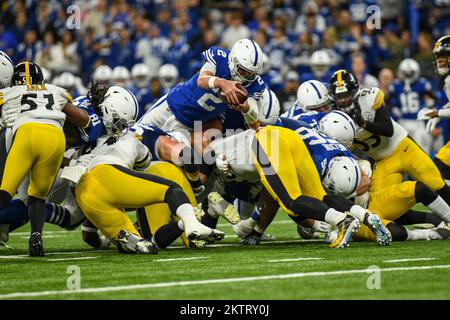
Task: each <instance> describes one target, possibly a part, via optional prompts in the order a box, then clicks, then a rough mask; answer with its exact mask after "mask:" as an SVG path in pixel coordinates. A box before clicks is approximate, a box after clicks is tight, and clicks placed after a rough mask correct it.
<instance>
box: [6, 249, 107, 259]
mask: <svg viewBox="0 0 450 320" xmlns="http://www.w3.org/2000/svg"><path fill="white" fill-rule="evenodd" d="M95 252H98V250H96V251H95ZM104 252H107V251H104ZM79 253H87V252H83V251H62V252H49V253H45V255H46V256H53V255H60V254H79ZM21 258H29V256H28V255H27V254H19V255H15V256H13V255H11V256H0V259H21Z"/></svg>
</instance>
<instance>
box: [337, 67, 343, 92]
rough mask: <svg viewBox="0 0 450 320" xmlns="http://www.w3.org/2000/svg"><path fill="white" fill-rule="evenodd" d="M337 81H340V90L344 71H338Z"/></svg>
mask: <svg viewBox="0 0 450 320" xmlns="http://www.w3.org/2000/svg"><path fill="white" fill-rule="evenodd" d="M337 81H338V87H339V88H340V87H342V70H339V71H338V74H337Z"/></svg>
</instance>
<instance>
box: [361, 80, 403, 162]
mask: <svg viewBox="0 0 450 320" xmlns="http://www.w3.org/2000/svg"><path fill="white" fill-rule="evenodd" d="M358 102H359V105H360V106H361V115H362V117H363V118H364V120H366V121H370V122H373V121H374V120H375V113H376V112H377V110H378V109H379V108H381V106H382V105H383V102H384V94H383V91H381V90H380V89H378V88H364V89H361V90H360V92H359V94H358ZM391 122H392V125H393V127H394V133H393V135H392V137H385V136H379V135H377V134H374V133H372V132H369V131H367V130H365V129H363V128H361V127H357V130H356V138H355V140H354V144H356V145H357V147H358V148H359V149H361V151H363V152H364V153H365V154H366V155H367V156H369V157H371V158H372V159H374V160H375V161H380V160H382V159H384V158H386V157H388V156H389V155H391V153H392V152H393V151H394V150H395V148H397V146H398V145H399V144H400V142H402V140H403V139H405V138H406V136H407V135H408V134H407V132H406V130H405V129H403V127H402V126H401V125H399V124H398V123H397V122H395V121H394V120H392V118H391Z"/></svg>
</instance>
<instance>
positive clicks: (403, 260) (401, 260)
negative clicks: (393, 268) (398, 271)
mask: <svg viewBox="0 0 450 320" xmlns="http://www.w3.org/2000/svg"><path fill="white" fill-rule="evenodd" d="M429 260H437V258H410V259H396V260H384V261H383V262H388V263H389V262H407V261H429Z"/></svg>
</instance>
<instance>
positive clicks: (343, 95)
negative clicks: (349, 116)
mask: <svg viewBox="0 0 450 320" xmlns="http://www.w3.org/2000/svg"><path fill="white" fill-rule="evenodd" d="M328 86H329V92H330V96H331V99H333V102H334V104H335V107H336V108H337V109H339V110H342V111H344V112H346V113H348V112H350V111H351V110H352V109H353V106H354V103H353V102H354V99H355V97H356V95H357V93H358V90H359V82H358V79H357V78H356V77H355V76H354V75H353V73H351V72H350V71H347V70H343V69H341V70H338V71H336V72H335V73H334V74H333V75H332V76H331V79H330V82H329V84H328Z"/></svg>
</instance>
